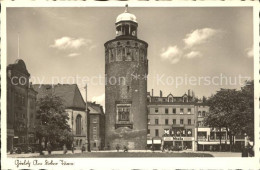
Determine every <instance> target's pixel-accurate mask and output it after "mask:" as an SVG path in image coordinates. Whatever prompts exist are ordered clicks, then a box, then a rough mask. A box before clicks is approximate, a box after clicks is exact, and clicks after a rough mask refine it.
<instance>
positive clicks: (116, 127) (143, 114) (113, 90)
mask: <svg viewBox="0 0 260 170" xmlns="http://www.w3.org/2000/svg"><path fill="white" fill-rule="evenodd" d="M115 25H116V30H115V32H116V38H115V39H113V40H110V41H107V42H106V43H105V74H106V78H107V79H106V80H107V82H106V86H105V108H106V114H105V115H106V138H105V140H106V145H107V146H109V147H110V148H111V149H115V148H116V146H117V145H120V147H121V148H122V147H123V146H126V147H128V148H129V149H145V147H146V137H147V100H146V93H147V74H148V59H147V47H148V44H147V43H146V42H145V41H142V40H140V39H138V38H137V27H138V23H137V20H136V16H135V15H133V14H131V13H129V12H128V9H127V7H126V10H125V12H124V13H122V14H120V15H118V17H117V19H116V23H115Z"/></svg>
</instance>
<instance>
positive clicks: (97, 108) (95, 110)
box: [88, 102, 104, 114]
mask: <svg viewBox="0 0 260 170" xmlns="http://www.w3.org/2000/svg"><path fill="white" fill-rule="evenodd" d="M88 109H89V113H90V114H104V112H103V107H102V106H101V105H100V104H96V103H95V102H93V103H92V102H88Z"/></svg>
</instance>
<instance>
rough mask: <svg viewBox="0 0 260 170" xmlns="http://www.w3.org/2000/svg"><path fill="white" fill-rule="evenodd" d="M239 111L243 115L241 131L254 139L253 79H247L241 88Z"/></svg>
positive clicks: (250, 138)
mask: <svg viewBox="0 0 260 170" xmlns="http://www.w3.org/2000/svg"><path fill="white" fill-rule="evenodd" d="M239 112H240V113H241V114H242V115H244V117H243V127H242V132H243V133H246V135H247V136H248V137H249V140H251V141H254V81H247V82H246V85H245V86H244V87H242V88H241V102H240V107H239Z"/></svg>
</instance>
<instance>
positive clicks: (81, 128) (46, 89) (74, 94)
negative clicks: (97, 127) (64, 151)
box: [33, 84, 88, 148]
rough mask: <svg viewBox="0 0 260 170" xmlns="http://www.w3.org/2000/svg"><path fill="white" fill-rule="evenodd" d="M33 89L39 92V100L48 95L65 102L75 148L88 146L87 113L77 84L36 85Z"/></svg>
mask: <svg viewBox="0 0 260 170" xmlns="http://www.w3.org/2000/svg"><path fill="white" fill-rule="evenodd" d="M33 88H34V89H35V90H36V91H37V92H38V96H37V99H39V98H43V97H45V96H46V95H55V96H58V97H60V98H61V99H62V100H63V104H64V107H65V112H66V113H68V116H69V120H68V124H69V126H70V128H71V133H72V135H73V138H74V144H75V147H78V148H80V147H81V146H82V145H83V144H84V145H85V144H87V143H88V141H87V112H86V103H85V102H84V100H83V98H82V95H81V93H80V91H79V88H78V86H77V85H76V84H57V85H51V84H35V85H33Z"/></svg>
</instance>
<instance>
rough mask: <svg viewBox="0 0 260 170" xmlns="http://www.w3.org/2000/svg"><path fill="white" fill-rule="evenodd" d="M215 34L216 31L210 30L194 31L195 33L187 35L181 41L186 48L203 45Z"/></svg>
mask: <svg viewBox="0 0 260 170" xmlns="http://www.w3.org/2000/svg"><path fill="white" fill-rule="evenodd" d="M217 33H218V31H217V30H214V29H212V28H203V29H196V30H195V31H193V32H191V33H189V34H187V35H186V38H184V39H183V41H184V43H185V45H186V47H187V48H189V47H192V46H195V45H198V44H203V43H205V42H206V41H208V40H209V39H210V38H212V37H213V36H215V35H216V34H217Z"/></svg>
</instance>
